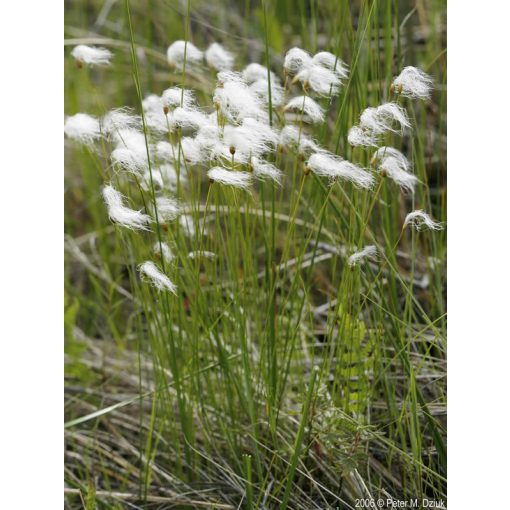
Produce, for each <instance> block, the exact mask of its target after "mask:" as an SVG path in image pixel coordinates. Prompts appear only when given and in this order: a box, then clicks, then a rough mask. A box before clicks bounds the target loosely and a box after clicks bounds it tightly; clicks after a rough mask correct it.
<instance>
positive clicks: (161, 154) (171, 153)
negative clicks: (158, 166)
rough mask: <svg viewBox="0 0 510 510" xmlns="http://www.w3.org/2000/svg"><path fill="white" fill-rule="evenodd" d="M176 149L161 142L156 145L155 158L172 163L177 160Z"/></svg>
mask: <svg viewBox="0 0 510 510" xmlns="http://www.w3.org/2000/svg"><path fill="white" fill-rule="evenodd" d="M177 151H178V148H177V147H175V146H173V145H172V144H170V143H168V142H165V141H161V142H158V143H157V144H156V151H155V152H156V157H157V158H158V159H159V160H161V161H174V159H177Z"/></svg>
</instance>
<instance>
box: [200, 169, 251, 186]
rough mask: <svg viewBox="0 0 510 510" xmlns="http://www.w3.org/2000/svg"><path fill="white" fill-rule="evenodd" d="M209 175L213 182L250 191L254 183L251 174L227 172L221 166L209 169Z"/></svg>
mask: <svg viewBox="0 0 510 510" xmlns="http://www.w3.org/2000/svg"><path fill="white" fill-rule="evenodd" d="M207 175H208V177H209V179H211V180H212V181H213V182H219V183H220V184H224V185H225V186H232V187H234V188H241V189H248V188H249V187H250V185H251V183H252V175H251V174H250V173H248V172H238V171H235V170H227V169H226V168H222V167H219V166H216V167H214V168H211V169H209V170H208V172H207Z"/></svg>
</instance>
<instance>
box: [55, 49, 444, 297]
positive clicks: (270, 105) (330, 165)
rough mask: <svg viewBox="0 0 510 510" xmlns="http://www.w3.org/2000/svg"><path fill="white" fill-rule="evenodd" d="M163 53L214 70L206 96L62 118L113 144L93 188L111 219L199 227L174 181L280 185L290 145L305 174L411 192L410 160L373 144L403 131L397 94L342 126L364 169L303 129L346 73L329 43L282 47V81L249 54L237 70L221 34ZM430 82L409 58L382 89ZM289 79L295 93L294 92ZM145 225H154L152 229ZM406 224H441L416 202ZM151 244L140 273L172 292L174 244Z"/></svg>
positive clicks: (179, 66) (92, 58)
mask: <svg viewBox="0 0 510 510" xmlns="http://www.w3.org/2000/svg"><path fill="white" fill-rule="evenodd" d="M71 54H72V56H73V57H74V58H75V59H76V61H77V62H78V63H79V64H80V65H83V64H86V65H108V64H109V63H110V61H111V58H112V56H113V55H112V54H111V52H110V51H109V50H106V49H104V48H94V47H88V46H83V45H80V46H76V47H75V48H74V49H73V50H72V53H71ZM167 60H168V63H169V65H170V67H171V68H173V69H175V70H176V72H177V71H179V72H181V71H183V70H185V71H186V70H187V71H189V72H190V73H194V74H197V73H198V74H200V73H201V75H202V76H207V75H209V76H211V75H214V74H215V77H214V80H215V87H214V90H212V91H211V103H210V104H209V105H203V104H200V102H199V101H198V100H197V94H196V93H195V92H194V91H193V90H190V89H187V88H183V87H180V86H173V87H170V88H167V89H165V90H161V91H159V93H157V94H149V95H147V96H146V97H145V99H144V100H143V102H142V112H141V113H142V114H143V115H138V114H136V113H135V112H134V111H133V110H131V109H130V108H125V107H123V108H117V109H114V110H111V111H109V112H107V113H106V114H105V115H103V116H102V117H101V118H97V117H94V116H91V115H88V114H86V113H77V114H75V115H71V116H69V117H67V118H66V120H65V125H64V133H65V135H66V136H67V137H68V138H69V139H72V140H75V141H76V142H79V143H81V144H84V145H85V146H87V147H88V148H93V146H94V144H95V143H97V142H98V141H100V140H101V141H102V142H103V143H105V144H106V146H109V147H111V152H110V156H109V158H110V166H109V168H108V172H109V174H108V175H109V178H110V180H111V182H112V183H113V182H115V187H114V185H113V184H111V183H107V184H106V185H105V186H104V187H103V190H102V195H103V199H104V202H105V204H106V208H107V212H108V215H109V217H110V219H111V220H112V222H114V223H115V224H116V225H118V226H120V227H125V228H128V229H132V230H142V231H149V230H150V231H151V234H150V235H153V234H154V230H156V231H157V232H159V231H160V230H161V229H168V228H174V226H175V228H180V229H182V233H183V234H184V235H186V236H190V237H194V236H196V235H198V233H199V232H200V234H202V233H204V234H205V233H206V229H205V228H203V227H204V225H203V224H202V225H201V224H200V221H199V222H198V225H197V223H196V222H195V220H194V219H193V217H191V216H189V215H187V214H183V212H185V210H186V209H187V207H186V204H185V203H184V202H183V193H182V190H183V189H184V188H186V187H187V186H188V183H189V182H190V181H191V178H192V176H193V179H196V178H197V176H196V175H197V173H198V175H199V176H200V175H202V176H203V177H207V178H208V179H209V182H210V186H215V187H219V189H220V188H223V187H225V188H227V187H228V188H230V189H231V190H233V191H232V192H234V193H243V192H246V191H250V190H251V189H252V188H253V187H254V186H255V185H256V182H257V181H258V180H264V181H269V182H271V183H273V184H275V185H281V186H285V177H286V176H285V173H284V172H283V171H282V169H281V168H280V166H281V161H282V159H283V158H286V157H290V156H292V155H295V156H298V157H297V161H298V162H299V164H300V165H301V167H302V169H303V172H304V175H305V176H306V175H308V174H309V173H310V172H312V173H313V174H315V176H316V177H317V178H327V179H328V180H329V182H330V183H335V182H339V181H340V182H345V183H347V182H349V183H352V184H353V185H354V186H355V187H357V188H360V189H362V190H371V189H373V188H374V184H375V183H376V180H377V178H378V177H377V176H378V175H380V176H384V177H388V178H389V179H391V180H392V181H394V182H395V183H396V184H397V185H398V186H399V187H400V188H401V189H402V190H403V191H404V192H408V193H414V190H415V187H416V185H417V184H418V182H419V181H418V179H417V178H416V177H415V176H414V175H413V174H412V171H411V170H412V165H411V164H410V162H409V161H408V160H407V158H406V157H405V156H404V154H402V153H401V152H400V151H398V150H397V149H395V148H392V147H385V146H380V145H381V141H382V140H383V139H384V137H385V135H386V134H387V133H389V134H392V135H393V136H394V135H405V134H406V133H408V132H409V131H410V130H411V122H410V120H409V117H408V115H407V112H406V110H405V108H404V107H403V106H402V105H401V104H400V103H399V102H398V101H395V102H393V101H390V102H386V103H383V104H381V105H379V106H370V107H368V108H366V109H365V110H364V111H363V112H362V113H361V115H360V117H359V123H358V124H357V125H355V126H352V128H351V129H350V131H349V132H348V133H346V134H347V140H348V142H349V143H350V144H351V145H352V146H354V147H358V146H361V147H374V148H377V150H376V151H375V153H374V154H373V155H372V158H371V164H370V168H364V167H362V166H360V165H359V164H357V163H354V162H351V161H349V160H347V159H345V158H343V157H341V156H339V155H337V154H334V153H332V152H330V151H328V150H327V149H326V148H324V147H321V146H320V145H319V144H318V143H317V142H316V141H315V140H314V139H313V138H312V137H311V136H310V134H309V132H308V131H309V127H308V125H309V124H323V123H325V122H326V121H327V118H328V110H329V108H330V107H331V104H332V102H333V101H334V97H335V96H336V95H338V94H340V93H341V90H342V86H343V84H344V82H345V80H346V79H347V78H348V75H349V68H348V66H347V64H346V63H345V62H343V61H342V60H341V59H340V58H339V57H337V56H336V55H334V54H332V53H329V52H327V51H321V52H319V53H317V54H315V55H311V54H310V53H308V52H307V51H305V50H303V49H301V48H292V49H290V50H289V51H288V52H287V54H286V55H285V58H284V62H283V69H282V73H281V74H282V77H283V80H282V79H280V77H279V73H276V72H273V71H271V70H269V69H268V68H267V67H265V66H263V65H261V64H259V63H255V62H253V63H250V64H249V65H247V66H246V67H245V68H244V69H243V70H241V71H235V70H234V63H235V55H234V54H233V53H232V52H231V51H229V50H228V49H226V48H225V47H224V46H222V45H221V44H219V43H212V44H211V45H210V46H209V47H208V48H206V49H205V50H204V51H202V50H201V49H199V48H198V47H196V46H195V45H193V44H192V43H191V42H190V41H187V42H185V41H176V42H174V43H173V44H171V45H170V46H169V48H168V50H167ZM431 88H432V79H431V78H430V77H429V76H428V75H426V74H425V73H424V72H423V71H421V70H419V69H417V68H414V67H406V68H405V69H404V70H403V71H402V73H401V74H400V75H399V76H398V77H396V78H395V80H394V81H393V84H392V87H391V89H392V91H393V92H394V93H395V94H397V95H401V96H404V97H408V98H419V99H428V98H429V97H430V92H431ZM295 89H299V92H298V93H297V94H296V95H293V96H292V95H291V94H292V92H293V90H295ZM379 178H380V177H379ZM125 183H131V184H133V183H136V185H137V187H138V189H139V190H141V192H142V193H143V196H144V197H145V198H144V207H145V209H146V210H145V211H142V210H136V209H131V208H130V207H128V206H127V205H126V204H127V199H126V198H125V197H124V196H123V195H122V194H121V193H120V191H118V190H117V189H116V188H117V187H119V186H123V184H125ZM121 189H123V188H121ZM133 189H136V188H133ZM237 190H239V191H237ZM129 196H131V193H129ZM188 210H189V209H188ZM158 223H159V225H158ZM154 224H155V225H156V227H157V228H156V229H154V228H153V227H152V228H151V226H152V225H154ZM406 225H410V226H414V227H416V228H429V229H438V228H440V227H441V226H440V224H438V223H436V222H434V221H433V220H432V219H431V218H430V217H429V216H428V215H427V214H426V213H424V212H423V211H414V212H412V213H410V214H409V215H408V216H407V217H406V219H405V222H404V226H406ZM158 235H159V234H158ZM149 246H152V253H153V255H154V257H155V258H156V259H158V260H159V261H160V263H161V268H160V267H159V265H156V264H155V263H154V262H152V261H150V260H148V261H145V262H143V263H142V264H140V266H139V272H140V274H141V276H142V279H144V280H146V281H148V282H150V283H151V284H152V285H153V286H154V287H155V288H156V289H157V290H159V291H167V292H170V293H174V294H175V293H176V292H177V288H176V286H175V284H174V283H173V282H172V281H171V280H170V278H169V277H168V276H167V275H166V274H165V272H166V271H167V270H168V268H169V267H170V264H172V263H174V262H175V260H176V259H177V258H178V257H177V254H175V253H174V252H173V251H172V249H171V248H170V246H169V245H168V244H166V243H164V242H163V241H162V240H161V238H159V239H158V240H157V241H154V239H152V243H151V244H149ZM376 253H377V250H376V248H375V247H374V246H367V247H365V248H364V249H363V250H360V251H359V252H356V253H353V254H352V255H350V257H349V258H348V260H347V263H348V265H350V266H354V265H358V264H360V263H361V262H362V261H363V260H364V259H373V258H374V257H375V255H376ZM185 257H187V256H186V255H185ZM189 258H192V259H193V258H198V259H208V260H211V261H214V260H215V258H216V257H215V255H214V254H211V253H210V252H205V251H202V252H197V251H193V252H190V253H189Z"/></svg>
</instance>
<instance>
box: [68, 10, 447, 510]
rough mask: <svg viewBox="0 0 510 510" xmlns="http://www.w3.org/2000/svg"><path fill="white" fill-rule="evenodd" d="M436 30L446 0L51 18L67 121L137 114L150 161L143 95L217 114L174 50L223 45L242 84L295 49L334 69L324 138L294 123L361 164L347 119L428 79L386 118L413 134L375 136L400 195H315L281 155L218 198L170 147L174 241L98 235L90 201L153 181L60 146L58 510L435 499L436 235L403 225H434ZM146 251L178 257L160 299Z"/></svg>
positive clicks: (441, 155) (439, 126) (440, 63)
mask: <svg viewBox="0 0 510 510" xmlns="http://www.w3.org/2000/svg"><path fill="white" fill-rule="evenodd" d="M445 18H446V6H445V2H444V0H426V1H423V2H418V3H415V2H412V1H401V2H393V1H390V0H357V1H355V2H338V1H336V0H321V1H318V0H306V1H305V0H298V1H295V0H272V1H271V0H262V1H260V2H258V1H257V2H255V1H253V0H247V1H245V2H233V1H229V0H226V1H219V0H218V1H214V0H213V1H211V0H208V1H205V0H193V1H191V0H188V1H187V2H168V1H163V0H147V1H146V2H134V1H131V2H130V1H129V0H125V2H103V1H100V0H76V1H73V2H66V26H65V36H66V40H65V60H64V65H65V112H66V114H70V115H71V114H74V113H77V112H87V113H90V114H93V115H96V116H102V115H104V114H105V113H106V112H107V111H108V110H110V109H112V108H115V107H120V106H123V105H128V106H130V107H132V108H135V109H136V110H137V112H138V113H139V114H140V115H142V121H143V133H144V135H145V143H146V148H147V154H148V153H149V147H150V144H151V143H153V142H154V141H155V137H154V135H153V133H151V132H150V130H148V129H146V126H145V118H144V116H143V109H142V107H141V102H142V100H143V98H144V97H145V96H146V95H148V94H149V93H157V94H160V93H161V92H162V91H163V90H164V89H166V88H168V87H170V86H175V85H181V86H185V87H187V88H193V89H194V90H196V92H197V98H198V101H199V102H200V104H202V105H208V104H211V92H212V90H213V88H214V86H215V74H214V73H213V72H212V71H209V70H207V69H202V70H198V71H197V70H195V69H193V68H191V67H190V66H188V65H186V66H185V68H184V69H183V71H182V72H181V71H174V70H171V69H169V67H168V65H167V63H166V56H165V52H166V48H167V46H168V45H169V44H170V43H171V42H173V41H174V40H177V39H184V40H186V41H190V42H192V43H193V44H195V45H197V46H198V47H200V48H205V47H206V46H207V45H208V44H209V43H210V42H213V41H219V42H221V43H223V44H224V45H225V46H226V47H227V48H228V49H230V50H232V51H234V52H235V53H236V69H242V68H243V66H244V65H246V64H247V63H249V62H251V61H256V62H260V63H262V64H267V65H268V67H270V68H271V70H272V71H273V72H275V73H276V74H277V76H279V77H280V78H282V81H283V75H282V62H283V55H284V52H285V51H286V50H287V49H289V48H291V47H293V46H295V45H297V46H300V47H303V48H304V49H307V50H309V51H311V52H316V51H319V50H322V49H324V50H328V51H331V52H333V53H335V54H336V55H338V57H340V58H342V59H343V60H345V61H346V62H347V63H348V64H349V65H350V73H349V77H348V79H347V80H346V82H345V84H344V85H343V87H342V88H341V92H340V95H339V96H337V97H334V98H331V97H328V98H323V99H322V100H321V105H322V106H323V107H324V108H325V109H326V111H327V122H325V123H324V124H322V125H317V126H314V127H312V128H309V127H305V126H304V124H303V123H299V127H300V129H301V130H302V132H303V133H306V134H307V135H309V136H312V137H314V138H315V139H316V140H317V141H318V142H319V143H320V144H321V145H323V146H324V147H326V148H327V149H329V150H331V151H333V152H335V153H337V154H339V155H341V156H342V157H344V158H346V159H349V160H351V161H353V162H355V163H357V164H359V165H361V166H364V167H369V166H370V158H371V151H366V150H364V149H361V148H351V147H350V146H349V145H348V143H347V132H348V130H349V128H350V127H351V126H352V125H354V124H356V123H357V122H358V119H359V115H360V113H361V112H362V111H363V109H364V108H366V107H367V106H376V105H378V104H380V103H381V102H383V101H387V100H389V98H390V95H389V94H390V92H389V86H390V83H391V80H392V77H393V76H394V75H396V74H398V72H399V71H400V70H401V69H402V67H404V66H406V65H416V66H418V67H421V68H422V69H424V70H425V71H426V72H427V73H429V74H431V75H432V76H433V77H434V79H435V83H436V87H435V90H434V93H433V97H432V100H431V101H430V102H429V103H421V102H416V101H410V100H406V99H402V98H401V99H400V101H401V104H402V106H405V107H406V109H407V111H408V112H409V116H410V118H411V120H412V124H413V131H412V133H410V134H408V135H406V136H404V137H398V136H395V135H386V136H387V138H386V139H385V141H384V142H385V144H386V145H390V146H393V147H396V148H397V149H400V150H401V151H402V152H404V153H405V154H406V155H408V156H409V159H410V160H412V163H413V166H414V173H415V175H416V176H417V177H418V178H419V180H420V184H419V185H418V186H417V189H416V193H415V194H414V196H406V195H403V194H402V193H400V191H399V190H398V188H397V187H396V186H395V185H394V184H393V183H392V182H390V181H389V179H383V178H379V180H378V182H377V183H376V186H375V188H374V190H372V191H365V190H360V189H358V188H355V187H354V186H352V185H350V184H346V183H343V182H336V183H334V184H333V185H329V183H328V182H327V181H326V182H325V181H324V180H323V179H322V178H319V177H317V176H316V175H315V174H310V175H306V173H305V172H304V164H303V161H302V160H301V159H300V158H299V157H297V155H296V154H292V153H285V154H282V153H280V152H277V153H276V154H274V155H273V156H272V158H273V159H272V162H273V163H274V164H275V165H276V166H277V167H278V168H280V169H281V170H282V171H283V173H284V181H283V185H282V186H281V187H278V186H275V185H273V184H272V183H270V182H264V183H257V184H256V185H255V186H254V187H253V188H252V190H251V192H246V191H243V190H233V189H229V188H227V187H222V186H220V185H219V184H218V183H214V184H211V183H209V182H208V180H207V179H206V177H205V175H206V172H205V171H202V170H200V169H198V170H197V169H196V168H193V167H192V166H191V165H189V164H187V163H186V161H185V159H184V155H183V153H182V143H181V142H182V139H181V138H180V136H181V135H179V134H178V133H177V134H175V135H172V138H170V139H169V141H171V142H172V143H174V144H176V145H177V146H178V147H179V149H178V154H177V155H176V157H177V159H178V164H177V167H180V164H181V163H183V172H182V174H181V175H179V183H178V187H177V191H176V193H177V194H178V197H179V200H180V201H181V203H182V204H184V205H185V212H186V216H187V217H188V221H189V226H190V227H191V229H190V230H192V231H193V232H192V233H191V235H188V232H187V230H188V229H187V228H186V226H185V225H183V224H180V223H178V222H177V223H176V224H175V226H168V228H162V227H160V224H159V222H156V224H155V229H154V231H153V232H151V233H138V232H132V231H127V230H125V229H122V228H120V227H116V226H114V225H112V224H111V223H110V222H109V220H108V218H107V213H106V211H105V207H104V204H103V202H102V199H101V195H100V190H101V186H102V185H103V184H104V183H105V182H110V181H111V182H112V184H113V185H115V186H116V187H118V188H119V189H120V190H121V191H122V192H123V193H124V194H125V195H126V196H127V197H128V199H129V200H130V201H131V204H136V205H137V207H138V208H145V209H146V210H150V207H151V204H154V203H155V198H156V190H155V183H154V179H153V168H152V167H149V171H150V182H149V187H148V190H147V191H146V190H144V189H143V188H142V187H141V186H140V183H139V182H136V181H135V180H129V179H127V178H126V177H125V175H123V174H120V173H118V172H116V171H115V170H114V169H113V168H112V167H111V164H110V160H109V152H110V150H111V147H110V144H109V142H106V141H103V142H101V143H100V144H98V145H97V146H96V147H94V149H90V148H85V147H80V146H78V145H76V144H73V143H71V142H69V141H67V140H66V142H65V151H66V174H65V185H66V195H65V200H66V209H65V232H66V243H65V247H66V266H65V292H66V310H65V333H66V344H65V348H66V358H65V360H66V394H65V395H66V399H65V412H66V424H65V440H66V457H65V483H66V491H65V497H66V508H69V509H72V508H83V507H84V506H85V507H86V508H112V509H113V508H125V507H126V506H127V505H132V506H133V507H135V508H148V507H149V506H150V505H156V504H160V505H168V506H170V505H173V507H175V508H183V509H185V508H232V509H234V508H294V509H310V508H336V507H338V508H354V506H355V500H356V499H358V498H369V499H370V498H373V499H375V500H377V499H378V498H380V497H382V498H383V499H385V500H386V499H387V498H389V497H391V498H394V499H399V500H409V499H410V498H416V497H417V498H425V497H426V498H428V499H436V500H439V499H443V500H445V499H446V497H445V496H446V494H445V493H446V446H445V443H446V296H445V287H446V281H445V280H446V235H445V232H444V231H439V232H434V233H432V232H427V231H424V232H415V231H412V230H409V229H404V230H403V229H402V222H403V219H404V217H405V215H406V214H407V212H409V211H411V210H413V209H419V208H423V209H425V210H427V211H428V212H430V213H431V215H432V216H433V217H434V218H435V219H437V220H438V221H442V222H444V221H445V220H446V149H445V137H446V115H445V113H446V86H445V83H446V53H445ZM80 42H81V43H86V44H97V45H102V46H106V47H108V48H109V49H111V50H112V51H113V52H114V59H113V62H112V66H111V67H107V68H87V67H84V68H82V69H78V68H77V67H76V65H75V63H74V61H73V60H72V58H71V57H70V56H69V53H70V49H71V48H72V46H74V45H75V44H78V43H80ZM269 78H270V76H269ZM292 90H293V93H297V92H298V89H297V88H294V89H292ZM269 112H270V115H271V118H270V122H271V123H272V124H273V126H275V127H276V128H279V127H281V126H282V125H283V118H282V113H281V112H280V111H278V109H272V108H270V109H269ZM186 181H187V184H185V182H186ZM156 214H157V213H156ZM154 242H157V243H159V245H160V246H161V243H163V242H166V243H168V244H169V245H171V246H172V249H173V251H174V253H175V255H176V257H177V258H176V259H175V260H174V261H173V262H171V263H166V261H165V260H164V259H161V260H157V262H158V264H160V266H161V268H162V269H163V271H164V272H165V273H166V274H168V276H169V277H170V278H171V279H172V281H174V282H175V283H176V284H177V286H178V288H179V294H178V295H177V296H172V295H168V294H160V293H158V292H156V291H155V290H154V289H153V288H151V287H150V286H148V285H147V284H145V283H144V282H142V281H140V278H139V275H138V273H137V270H136V267H137V265H138V264H139V263H140V262H142V261H144V260H149V259H154V253H153V250H152V247H153V244H154ZM367 244H373V245H375V246H376V247H377V248H378V251H379V254H380V255H379V260H378V261H376V262H370V263H367V264H364V265H363V266H362V267H354V268H350V267H349V266H348V265H347V264H346V253H350V251H352V250H353V249H355V248H358V249H359V248H362V247H363V246H365V245H367ZM191 251H198V252H202V253H203V252H205V251H211V252H214V253H216V254H217V257H216V258H215V259H208V258H206V257H196V258H193V259H191V258H188V253H189V252H191ZM314 367H317V368H314Z"/></svg>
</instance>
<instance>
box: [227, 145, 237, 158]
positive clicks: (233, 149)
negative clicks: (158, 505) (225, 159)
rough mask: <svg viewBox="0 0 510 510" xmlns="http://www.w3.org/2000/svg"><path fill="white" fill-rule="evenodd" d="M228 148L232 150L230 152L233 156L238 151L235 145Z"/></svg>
mask: <svg viewBox="0 0 510 510" xmlns="http://www.w3.org/2000/svg"><path fill="white" fill-rule="evenodd" d="M228 150H229V151H230V154H232V156H233V155H234V154H235V153H236V148H235V147H234V146H233V145H231V146H230V147H229V149H228Z"/></svg>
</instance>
